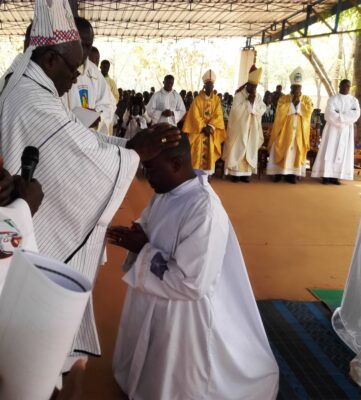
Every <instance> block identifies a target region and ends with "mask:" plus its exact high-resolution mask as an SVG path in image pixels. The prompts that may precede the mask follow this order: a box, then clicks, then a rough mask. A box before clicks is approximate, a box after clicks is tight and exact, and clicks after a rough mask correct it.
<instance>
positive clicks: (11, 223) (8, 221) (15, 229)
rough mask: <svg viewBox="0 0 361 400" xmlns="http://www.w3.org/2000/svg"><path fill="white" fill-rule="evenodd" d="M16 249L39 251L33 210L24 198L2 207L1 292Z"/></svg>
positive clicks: (0, 210) (0, 224)
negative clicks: (32, 214)
mask: <svg viewBox="0 0 361 400" xmlns="http://www.w3.org/2000/svg"><path fill="white" fill-rule="evenodd" d="M16 249H25V250H31V251H35V252H37V251H38V248H37V246H36V241H35V235H34V226H33V219H32V217H31V211H30V208H29V206H28V203H27V202H26V201H25V200H23V199H17V200H14V201H13V202H12V203H11V204H9V205H8V206H6V207H0V294H1V291H2V288H3V286H4V282H5V278H6V275H7V272H8V270H9V266H10V262H11V258H12V256H13V252H14V250H16Z"/></svg>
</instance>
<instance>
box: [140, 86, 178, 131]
mask: <svg viewBox="0 0 361 400" xmlns="http://www.w3.org/2000/svg"><path fill="white" fill-rule="evenodd" d="M146 109H147V113H148V115H149V117H150V118H151V119H152V123H153V124H159V123H161V122H166V123H168V124H171V125H174V126H176V125H177V124H178V122H179V121H180V120H181V119H182V118H183V116H184V114H185V113H186V108H185V105H184V103H183V100H182V98H181V96H180V94H178V93H177V92H176V91H175V90H171V91H170V92H167V91H166V90H164V88H163V89H161V90H160V91H159V92H156V93H154V94H153V96H152V97H151V99H150V100H149V103H148V104H147V106H146ZM164 110H171V111H173V113H174V115H172V116H171V117H164V116H162V112H163V111H164Z"/></svg>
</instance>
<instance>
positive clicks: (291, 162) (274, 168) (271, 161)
mask: <svg viewBox="0 0 361 400" xmlns="http://www.w3.org/2000/svg"><path fill="white" fill-rule="evenodd" d="M297 114H298V115H301V116H302V111H301V102H299V103H298V104H297V106H295V105H294V104H293V103H292V102H291V104H290V108H289V111H288V115H293V116H294V117H293V130H292V142H291V145H290V147H289V148H288V150H287V154H286V161H285V167H284V168H282V167H280V166H279V165H277V164H276V163H275V155H274V154H275V145H274V144H273V146H272V147H271V151H270V154H269V158H268V162H267V170H266V173H267V175H275V174H280V175H297V176H306V164H303V165H301V166H299V167H295V159H296V151H297V139H296V138H297V123H298V119H297Z"/></svg>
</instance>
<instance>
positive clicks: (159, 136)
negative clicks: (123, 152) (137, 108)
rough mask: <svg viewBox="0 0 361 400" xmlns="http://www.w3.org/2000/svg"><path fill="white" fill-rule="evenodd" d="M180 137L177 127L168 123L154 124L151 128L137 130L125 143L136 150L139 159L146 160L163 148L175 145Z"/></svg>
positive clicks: (153, 156) (155, 155)
mask: <svg viewBox="0 0 361 400" xmlns="http://www.w3.org/2000/svg"><path fill="white" fill-rule="evenodd" d="M180 138H181V135H180V131H179V129H178V128H177V127H175V126H173V125H169V124H156V125H153V126H152V127H151V128H148V129H143V130H141V131H139V132H138V133H137V134H136V135H135V136H134V138H133V139H131V140H129V141H128V143H127V146H126V147H127V148H128V149H132V150H134V151H136V152H137V153H138V155H139V157H140V161H143V162H144V161H148V160H151V159H152V158H155V157H157V155H158V154H159V153H160V152H161V151H163V150H164V149H167V148H170V147H176V146H178V144H179V140H180Z"/></svg>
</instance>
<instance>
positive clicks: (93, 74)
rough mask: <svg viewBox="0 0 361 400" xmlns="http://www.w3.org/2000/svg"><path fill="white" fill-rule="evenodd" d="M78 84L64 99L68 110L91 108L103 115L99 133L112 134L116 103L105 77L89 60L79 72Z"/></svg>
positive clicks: (74, 85)
mask: <svg viewBox="0 0 361 400" xmlns="http://www.w3.org/2000/svg"><path fill="white" fill-rule="evenodd" d="M79 72H81V73H80V75H79V76H78V79H77V82H76V83H75V84H73V86H72V88H71V89H70V90H69V92H68V93H65V94H64V96H63V97H62V101H63V103H64V105H65V106H66V108H67V109H68V110H70V111H73V110H74V108H76V107H83V108H89V109H92V110H96V111H98V112H99V113H100V114H101V117H100V118H101V122H100V124H99V127H98V131H99V132H102V133H105V134H110V133H111V132H112V127H113V121H114V113H115V110H116V102H115V99H114V96H113V95H112V93H111V91H110V88H109V86H108V84H107V82H106V80H105V79H104V77H103V75H102V74H101V72H100V71H99V69H98V68H97V66H96V65H95V64H94V63H92V62H91V61H90V60H89V59H88V58H87V59H86V60H85V63H84V65H83V66H82V67H81V68H80V70H79Z"/></svg>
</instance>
